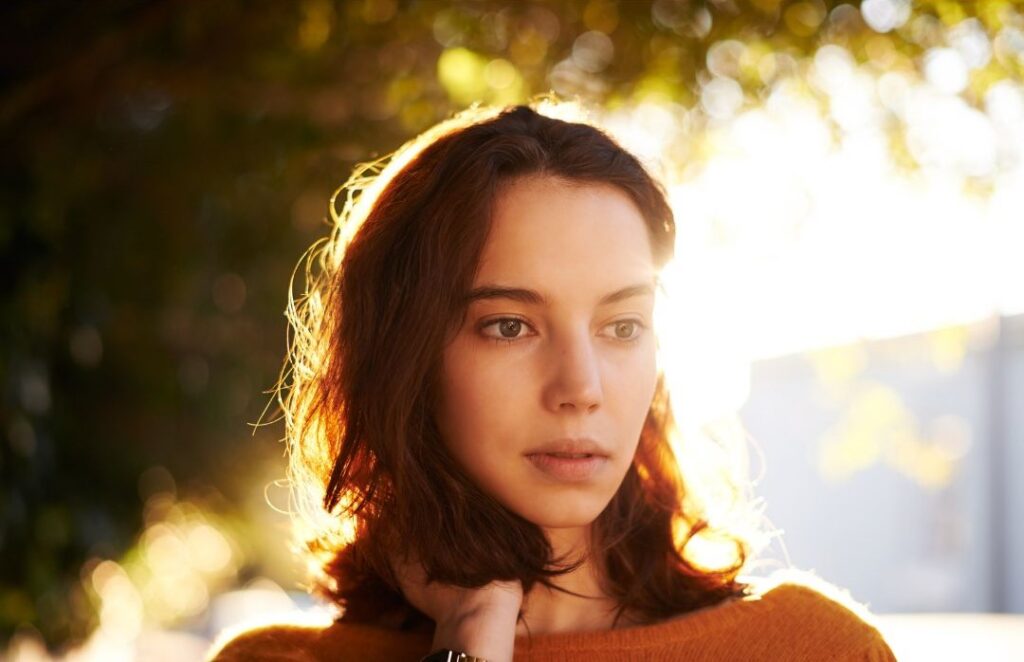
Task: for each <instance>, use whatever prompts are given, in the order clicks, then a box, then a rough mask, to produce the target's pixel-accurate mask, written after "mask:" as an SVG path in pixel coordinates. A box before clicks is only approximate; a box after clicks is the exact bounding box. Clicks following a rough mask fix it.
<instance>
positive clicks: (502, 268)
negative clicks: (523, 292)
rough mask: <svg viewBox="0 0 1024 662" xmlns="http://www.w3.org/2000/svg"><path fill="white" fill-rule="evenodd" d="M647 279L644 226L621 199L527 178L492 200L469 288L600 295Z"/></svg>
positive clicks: (651, 271) (600, 190) (595, 186)
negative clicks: (488, 224) (486, 232)
mask: <svg viewBox="0 0 1024 662" xmlns="http://www.w3.org/2000/svg"><path fill="white" fill-rule="evenodd" d="M654 277H655V267H654V259H653V255H652V250H651V242H650V237H649V234H648V230H647V226H646V223H645V222H644V219H643V216H642V215H641V213H640V210H639V209H638V208H637V207H636V205H635V204H634V203H633V201H632V199H631V198H630V197H629V195H628V194H627V193H625V192H624V191H622V190H621V189H619V188H617V187H615V186H612V185H610V184H603V183H578V182H569V181H566V180H563V179H559V178H556V177H551V176H531V177H525V178H520V179H516V180H513V181H511V182H508V183H506V184H505V186H504V187H503V188H502V189H501V191H500V192H499V195H498V197H497V199H496V200H495V207H494V216H493V219H492V224H491V230H490V234H489V235H488V238H487V243H486V244H485V246H484V250H483V254H482V256H481V261H480V268H479V270H478V273H477V277H476V282H475V285H480V284H499V285H519V286H531V287H535V288H536V289H538V290H540V291H543V292H548V293H552V294H557V293H558V292H559V290H562V289H563V288H564V287H568V288H573V289H574V290H575V291H587V292H598V291H600V292H601V293H602V294H603V293H606V291H610V290H612V289H615V288H617V287H622V286H623V285H628V284H633V283H636V282H645V281H652V280H653V279H654Z"/></svg>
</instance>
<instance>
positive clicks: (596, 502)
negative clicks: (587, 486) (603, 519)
mask: <svg viewBox="0 0 1024 662" xmlns="http://www.w3.org/2000/svg"><path fill="white" fill-rule="evenodd" d="M610 500H611V497H609V498H607V499H583V498H578V499H576V500H575V501H577V502H576V503H573V501H574V499H572V498H569V497H566V498H561V499H559V503H557V504H553V503H550V502H548V501H544V500H541V499H534V500H533V502H532V503H531V504H530V507H528V508H523V509H515V510H516V512H517V513H518V514H519V515H520V516H521V517H523V518H525V519H527V520H529V521H531V522H533V523H534V524H536V525H537V526H539V527H541V528H542V529H576V528H579V527H583V526H590V525H591V524H593V523H594V520H596V519H597V518H598V516H599V515H600V514H601V511H603V510H604V508H605V506H607V505H608V502H609V501H610Z"/></svg>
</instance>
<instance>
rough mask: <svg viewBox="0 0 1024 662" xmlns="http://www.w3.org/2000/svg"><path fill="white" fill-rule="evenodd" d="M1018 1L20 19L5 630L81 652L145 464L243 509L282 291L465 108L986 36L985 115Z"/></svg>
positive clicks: (377, 7)
mask: <svg viewBox="0 0 1024 662" xmlns="http://www.w3.org/2000/svg"><path fill="white" fill-rule="evenodd" d="M1019 6H1020V3H1019V2H1007V1H1005V0H983V1H980V2H977V3H956V2H948V1H945V0H930V1H927V2H922V3H918V6H917V7H916V9H915V10H914V12H913V14H911V11H910V3H909V2H901V1H899V0H868V1H867V2H865V6H864V7H863V8H859V7H858V6H857V4H851V3H837V2H824V1H822V0H802V1H797V2H793V1H781V0H749V1H743V0H716V1H708V2H700V1H684V0H655V1H654V2H625V1H623V2H615V1H613V0H565V1H560V2H506V3H496V2H483V1H469V0H461V1H457V2H450V3H448V2H446V3H441V2H425V1H421V2H414V1H403V2H396V1H395V0H365V1H358V0H356V1H352V2H331V1H328V0H304V1H303V2H299V3H272V2H265V3H242V2H228V1H221V2H179V1H175V0H152V1H141V0H106V1H104V2H91V3H81V2H74V1H71V0H48V1H35V2H23V3H6V4H4V5H3V6H2V7H0V63H2V74H0V75H2V79H0V80H2V83H0V84H2V96H0V131H2V135H3V145H4V158H3V160H2V164H0V169H2V178H0V214H2V216H3V218H2V223H0V254H2V256H3V257H2V260H0V287H2V288H3V290H4V296H3V299H2V304H0V305H2V307H3V308H2V312H3V315H2V320H3V326H2V331H0V340H2V345H3V352H2V354H0V375H2V379H3V386H4V390H3V395H2V401H0V425H2V428H0V430H2V436H0V441H2V443H0V481H2V482H0V547H2V552H0V565H2V570H0V633H2V635H3V636H4V638H6V637H7V636H9V635H10V633H11V632H12V631H13V629H14V628H15V627H16V626H17V625H18V624H19V623H30V624H32V625H33V626H34V627H36V628H38V629H39V630H40V631H41V632H42V633H43V635H44V637H45V638H46V640H47V641H48V642H49V643H50V644H54V645H56V644H59V643H61V642H66V641H70V640H75V639H78V638H81V637H82V636H83V635H84V634H85V633H86V632H87V630H88V628H89V625H90V623H91V619H92V617H91V615H90V613H89V609H88V606H87V603H86V602H84V601H82V600H81V599H69V597H68V596H69V595H73V594H75V592H76V590H77V589H76V587H77V586H78V585H79V568H80V567H81V566H82V564H83V562H84V561H85V560H86V559H89V558H94V557H101V558H110V557H113V556H116V555H118V554H119V553H121V552H122V551H123V550H124V549H125V548H126V547H127V546H128V545H129V544H130V543H131V541H132V538H133V537H134V535H135V533H136V532H137V531H138V530H139V528H140V526H141V522H142V520H141V513H142V507H143V499H144V498H145V497H146V496H147V495H148V491H149V490H150V486H147V485H146V484H145V481H143V484H140V482H139V477H140V476H141V475H143V474H144V472H145V471H146V470H147V469H149V468H151V467H155V466H160V467H165V468H166V469H167V470H168V471H169V472H170V474H171V475H173V476H174V477H175V479H176V480H177V482H178V484H179V488H178V489H179V491H181V492H186V493H188V492H197V493H198V492H201V491H203V490H204V489H207V488H208V487H210V486H213V487H214V488H215V489H216V490H218V491H220V492H222V493H223V494H224V495H225V497H226V499H225V500H226V502H228V503H233V502H236V501H237V500H239V499H241V497H242V495H244V494H245V493H247V492H249V491H251V490H253V489H262V486H261V485H253V478H252V476H253V475H254V472H255V471H256V469H255V468H256V467H257V466H258V465H259V464H260V462H261V461H264V460H266V458H274V457H276V456H279V455H280V454H281V452H282V451H283V448H282V447H281V446H279V445H278V442H277V440H276V438H275V434H274V433H271V432H269V431H267V430H265V429H264V430H262V431H260V432H259V433H258V434H257V435H256V436H255V437H252V436H250V434H249V430H248V428H247V426H246V423H247V422H253V421H255V420H256V419H257V418H258V417H259V415H260V412H261V411H262V409H263V405H264V404H265V403H266V398H267V396H265V395H264V394H262V391H263V390H264V389H267V388H269V387H270V386H271V385H272V384H273V383H274V382H275V380H276V375H277V370H278V368H279V366H280V362H281V360H282V359H283V354H284V348H285V345H284V340H285V320H284V319H283V316H282V314H281V311H282V310H283V305H284V302H285V300H286V291H285V289H284V288H285V287H286V286H287V283H288V278H289V275H290V273H291V269H292V267H293V266H294V264H295V262H296V261H297V259H298V257H299V255H300V254H301V252H302V250H303V249H304V248H305V247H306V246H307V245H308V244H309V243H310V242H311V241H312V240H313V239H314V238H315V237H317V236H319V235H321V234H323V233H324V232H325V230H326V226H325V225H324V224H323V223H324V219H325V218H326V216H327V204H328V198H329V195H330V193H331V192H332V190H333V189H334V188H335V187H336V186H337V185H339V184H340V183H341V182H342V181H344V179H345V178H346V176H347V174H348V172H349V171H350V169H351V168H352V166H353V165H354V164H355V163H356V162H358V161H364V160H368V159H370V158H372V157H375V156H378V155H380V154H381V153H383V152H386V151H389V150H391V149H393V148H395V147H396V146H397V145H398V144H399V143H400V142H402V141H403V140H404V139H406V138H408V137H410V136H411V135H413V134H414V133H416V132H418V131H420V130H422V129H423V128H425V127H427V126H429V125H431V124H432V123H434V122H436V121H438V120H440V119H442V118H444V117H446V116H448V115H449V114H450V113H451V112H452V111H453V110H456V109H458V108H460V107H462V106H463V105H465V104H467V103H470V102H472V101H475V100H480V101H485V102H494V103H512V102H516V101H522V100H525V99H527V98H528V97H529V96H530V95H533V94H536V93H540V92H545V91H548V90H552V89H553V90H555V91H556V92H558V93H559V94H561V95H564V96H570V95H574V94H575V95H579V96H581V97H583V98H585V99H589V100H591V101H594V102H596V103H603V104H607V105H609V106H615V105H621V104H624V103H628V102H634V101H637V100H641V99H648V100H653V101H659V102H674V103H678V104H681V105H682V106H685V107H693V106H696V105H698V104H699V103H700V98H701V89H702V86H704V85H706V84H707V83H708V82H709V81H710V80H711V79H712V77H716V78H718V79H729V80H731V81H734V82H735V83H736V84H737V85H738V86H739V89H740V90H741V91H742V93H743V94H744V95H745V97H746V98H748V99H751V100H757V99H759V98H762V97H763V96H764V95H765V93H766V91H767V90H769V89H771V86H772V84H773V82H774V81H775V80H777V79H778V78H780V77H781V76H784V75H789V74H791V73H793V72H794V70H796V69H797V68H799V66H800V63H801V62H802V61H803V59H804V58H805V57H806V56H808V55H812V54H813V53H814V52H815V50H816V49H817V48H818V47H819V46H820V45H821V44H823V43H831V44H838V45H841V46H843V47H845V48H846V49H847V50H849V51H850V53H852V54H853V55H854V57H856V58H857V59H858V60H859V61H861V62H866V63H869V64H872V65H873V66H877V67H878V68H908V69H914V68H916V67H919V66H920V56H921V54H922V53H923V52H925V51H926V50H927V49H929V48H932V47H934V46H936V45H940V44H942V43H944V40H945V39H946V36H945V35H946V32H945V31H944V30H945V29H946V28H947V27H948V26H953V25H962V24H964V21H965V20H972V19H975V23H976V24H977V25H978V26H980V27H981V28H982V29H983V31H984V32H987V33H988V34H989V35H993V34H996V33H999V34H1000V35H1001V36H1003V37H1004V38H1003V42H1000V43H1001V44H1002V45H1000V43H997V44H996V46H995V56H994V57H992V58H991V59H990V60H989V61H987V62H986V64H985V66H983V67H979V68H975V69H973V70H972V71H971V78H970V84H969V85H968V86H967V87H966V89H965V91H964V96H965V98H966V99H967V100H968V101H969V102H972V103H980V101H981V99H982V98H983V94H984V91H985V89H986V88H987V86H989V85H991V84H992V83H993V82H994V81H997V80H999V79H1000V78H1005V77H1008V76H1015V77H1017V78H1018V79H1019V78H1020V76H1021V71H1022V67H1024V58H1022V57H1021V56H1020V52H1021V41H1022V39H1024V38H1022V37H1021V36H1020V35H1021V34H1024V33H1022V32H1021V23H1020V13H1019ZM972 25H973V24H972ZM1011 29H1012V30H1015V32H1008V30H1011ZM1014 40H1016V41H1014ZM737 44H741V45H742V48H736V45H737ZM1000 49H1001V50H1000Z"/></svg>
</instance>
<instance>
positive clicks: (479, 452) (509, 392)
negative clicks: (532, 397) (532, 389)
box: [438, 343, 523, 462]
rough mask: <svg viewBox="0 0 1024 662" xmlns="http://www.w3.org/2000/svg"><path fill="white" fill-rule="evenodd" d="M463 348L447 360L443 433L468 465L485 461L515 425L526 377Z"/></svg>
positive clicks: (442, 402)
mask: <svg viewBox="0 0 1024 662" xmlns="http://www.w3.org/2000/svg"><path fill="white" fill-rule="evenodd" d="M466 344H467V343H459V344H457V345H455V346H453V347H451V348H450V349H449V351H447V352H446V354H445V359H444V366H443V370H442V375H441V380H440V385H441V398H440V406H439V411H438V427H439V429H440V431H441V433H442V435H443V438H444V441H445V445H446V446H447V447H448V448H449V449H450V450H451V451H452V453H453V454H454V455H455V456H456V457H457V458H458V459H460V460H462V461H463V462H465V461H467V460H472V459H473V458H476V457H482V456H484V455H485V451H487V450H489V449H490V450H493V448H494V447H495V445H499V444H500V443H501V440H502V436H503V435H502V434H501V432H502V430H507V429H508V426H510V425H514V423H515V420H516V418H517V414H516V411H517V409H518V408H519V407H520V406H521V404H522V398H523V384H522V383H521V375H519V374H518V373H517V371H516V370H515V369H513V368H512V367H511V366H509V367H508V369H505V368H504V367H503V366H502V364H501V362H499V361H495V359H494V357H485V356H483V354H484V352H481V351H479V350H475V349H474V348H472V347H467V346H465V345H466Z"/></svg>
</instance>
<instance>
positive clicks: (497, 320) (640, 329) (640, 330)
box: [480, 317, 647, 345]
mask: <svg viewBox="0 0 1024 662" xmlns="http://www.w3.org/2000/svg"><path fill="white" fill-rule="evenodd" d="M510 321H514V322H520V323H521V324H523V325H524V326H527V327H530V328H531V329H532V328H533V327H532V326H530V324H529V322H527V321H526V320H524V319H520V318H518V317H498V318H495V319H493V320H490V321H488V322H485V323H484V324H482V325H481V326H480V331H483V330H484V329H486V328H488V327H491V326H495V325H497V324H501V323H502V322H510ZM625 323H630V324H634V325H636V327H637V329H638V331H637V333H636V335H635V336H634V337H632V338H626V339H622V338H614V340H618V341H619V342H621V343H623V344H627V345H632V344H635V343H636V342H638V341H639V340H640V337H641V336H642V335H643V332H644V330H645V329H647V325H646V324H644V323H643V322H641V321H640V320H636V319H623V320H616V321H614V322H610V323H609V324H607V325H605V326H614V325H616V324H625ZM484 337H485V338H487V339H488V340H493V341H494V343H495V344H501V343H505V344H506V345H511V344H512V343H515V342H518V341H520V340H522V338H495V337H494V336H484Z"/></svg>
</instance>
